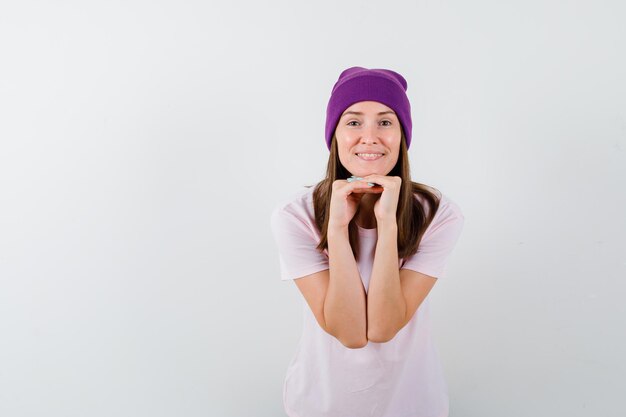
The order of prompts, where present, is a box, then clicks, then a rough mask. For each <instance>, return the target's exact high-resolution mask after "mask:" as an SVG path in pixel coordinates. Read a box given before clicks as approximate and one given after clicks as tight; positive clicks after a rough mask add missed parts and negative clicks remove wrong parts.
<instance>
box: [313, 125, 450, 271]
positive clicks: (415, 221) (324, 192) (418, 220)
mask: <svg viewBox="0 0 626 417" xmlns="http://www.w3.org/2000/svg"><path fill="white" fill-rule="evenodd" d="M401 134H402V140H401V141H400V155H399V157H398V162H397V163H396V165H395V166H394V167H393V169H392V170H391V171H390V172H389V173H388V174H387V175H389V176H398V177H400V178H402V185H401V188H400V195H399V197H398V211H397V213H396V223H397V225H398V258H408V257H409V256H411V255H413V254H414V253H416V252H417V248H418V246H419V243H420V241H421V240H422V236H423V235H424V232H425V231H426V229H427V228H428V226H429V225H430V223H431V221H432V219H433V217H434V216H435V213H436V212H437V210H438V209H439V202H440V198H439V197H438V195H437V194H436V193H434V192H432V191H430V190H431V189H432V187H428V186H427V185H425V184H421V183H418V182H413V181H411V169H410V167H409V155H408V153H407V148H406V140H405V136H404V132H401ZM349 176H350V172H349V171H348V170H346V169H345V168H344V166H343V165H342V164H341V162H340V160H339V151H338V149H337V138H336V137H335V136H334V135H333V138H332V142H331V148H330V155H329V157H328V165H327V167H326V178H324V179H323V180H321V181H320V182H318V183H317V184H316V185H315V189H314V190H313V206H314V210H315V223H316V225H317V227H318V229H319V230H320V233H321V238H320V242H319V245H318V246H317V249H318V250H319V251H320V252H322V251H324V249H328V234H327V232H328V213H329V212H330V198H331V194H332V184H333V182H334V181H335V180H338V179H347V178H348V177H349ZM306 187H307V188H311V187H313V185H309V186H306ZM415 194H419V195H420V196H423V197H424V198H425V201H426V202H427V204H428V205H429V208H430V210H428V217H427V216H426V211H425V210H424V207H422V204H421V203H420V201H419V200H418V199H417V198H416V197H415ZM357 214H358V209H357V213H356V214H355V215H354V217H353V218H352V220H351V221H350V224H349V225H348V235H349V240H350V246H351V247H352V253H353V254H354V257H355V259H356V260H358V259H359V231H358V228H357V225H356V218H357Z"/></svg>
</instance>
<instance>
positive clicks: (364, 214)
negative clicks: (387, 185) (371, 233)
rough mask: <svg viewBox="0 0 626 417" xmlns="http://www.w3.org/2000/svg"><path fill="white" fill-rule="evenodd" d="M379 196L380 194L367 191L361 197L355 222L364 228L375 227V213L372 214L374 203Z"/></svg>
mask: <svg viewBox="0 0 626 417" xmlns="http://www.w3.org/2000/svg"><path fill="white" fill-rule="evenodd" d="M379 198H380V194H378V193H377V194H374V193H367V194H365V195H364V196H363V197H361V201H360V202H359V213H358V214H357V218H356V224H357V225H359V226H361V227H363V228H365V229H374V228H375V227H376V215H375V214H374V203H375V202H376V200H378V199H379Z"/></svg>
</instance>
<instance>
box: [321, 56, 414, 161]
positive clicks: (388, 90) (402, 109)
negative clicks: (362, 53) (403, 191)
mask: <svg viewBox="0 0 626 417" xmlns="http://www.w3.org/2000/svg"><path fill="white" fill-rule="evenodd" d="M406 89H407V82H406V80H405V79H404V77H403V76H402V75H400V74H398V73H397V72H395V71H392V70H388V69H381V68H376V69H367V68H363V67H350V68H348V69H346V70H344V71H343V72H342V73H341V74H340V75H339V79H338V80H337V82H336V83H335V85H334V86H333V90H332V92H331V96H330V100H329V101H328V106H327V108H326V130H325V136H326V146H327V147H328V150H330V144H331V141H332V138H333V134H334V133H335V129H336V128H337V123H338V122H339V118H340V117H341V114H342V113H343V112H344V111H345V110H346V109H347V108H348V107H350V106H351V105H353V104H354V103H357V102H359V101H378V102H379V103H382V104H384V105H386V106H387V107H390V108H391V109H393V111H394V112H396V115H397V116H398V119H399V120H400V124H401V125H402V130H403V131H404V136H405V138H406V147H407V149H408V148H409V146H410V145H411V129H412V123H411V104H410V103H409V98H408V97H407V95H406Z"/></svg>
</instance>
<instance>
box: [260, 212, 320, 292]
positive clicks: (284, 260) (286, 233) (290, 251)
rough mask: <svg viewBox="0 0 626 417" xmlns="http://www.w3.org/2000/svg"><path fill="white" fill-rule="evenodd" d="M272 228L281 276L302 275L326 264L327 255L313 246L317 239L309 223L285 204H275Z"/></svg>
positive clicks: (315, 245)
mask: <svg viewBox="0 0 626 417" xmlns="http://www.w3.org/2000/svg"><path fill="white" fill-rule="evenodd" d="M271 228H272V234H273V235H274V240H275V242H276V245H277V246H278V258H279V264H280V278H281V280H284V281H286V280H292V279H296V278H302V277H304V276H307V275H310V274H313V273H315V272H319V271H323V270H325V269H328V268H329V264H328V257H327V256H326V254H325V253H323V252H320V251H318V250H317V249H316V247H317V245H318V243H319V242H318V240H317V239H316V237H315V234H314V233H313V231H312V230H311V225H310V224H307V222H306V221H303V220H302V219H300V218H299V217H298V216H297V215H296V214H294V213H293V212H291V211H289V210H287V209H286V208H285V207H281V206H279V207H276V208H275V209H274V211H273V212H272V215H271Z"/></svg>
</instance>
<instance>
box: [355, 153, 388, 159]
mask: <svg viewBox="0 0 626 417" xmlns="http://www.w3.org/2000/svg"><path fill="white" fill-rule="evenodd" d="M357 155H358V156H366V157H370V158H373V157H375V156H382V155H383V154H382V153H357Z"/></svg>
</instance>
